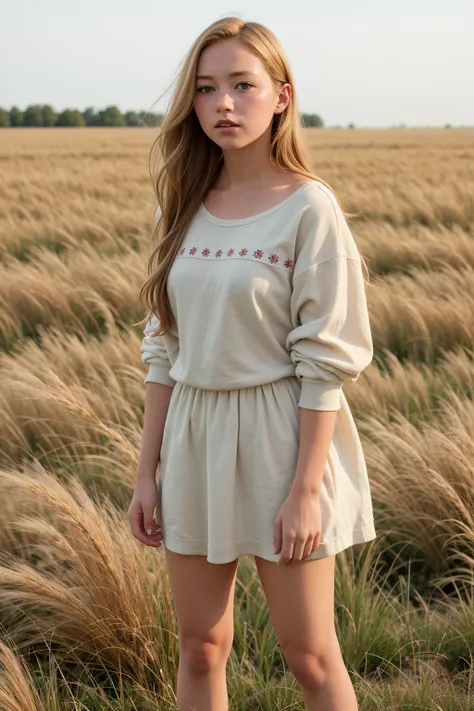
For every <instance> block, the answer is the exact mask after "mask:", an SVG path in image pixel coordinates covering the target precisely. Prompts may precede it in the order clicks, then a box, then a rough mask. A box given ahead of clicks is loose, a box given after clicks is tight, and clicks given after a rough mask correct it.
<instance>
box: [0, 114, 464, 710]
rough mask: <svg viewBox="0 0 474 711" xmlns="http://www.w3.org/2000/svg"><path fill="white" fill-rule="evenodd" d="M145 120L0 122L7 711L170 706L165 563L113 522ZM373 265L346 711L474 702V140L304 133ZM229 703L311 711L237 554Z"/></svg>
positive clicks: (1, 688)
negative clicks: (350, 692) (65, 125)
mask: <svg viewBox="0 0 474 711" xmlns="http://www.w3.org/2000/svg"><path fill="white" fill-rule="evenodd" d="M154 137H155V129H134V128H127V129H100V128H99V129H95V128H86V129H3V130H2V131H0V165H1V168H2V170H1V172H0V413H1V414H0V438H1V444H0V497H1V501H2V505H1V508H0V623H1V625H2V633H3V634H2V637H3V642H1V641H0V709H1V710H2V711H3V710H4V709H5V711H33V710H34V711H72V710H73V709H74V710H75V711H79V710H80V709H81V710H83V709H87V711H89V710H90V711H98V710H99V709H100V710H101V711H103V710H104V709H111V710H112V709H113V710H114V711H115V710H118V709H120V710H121V711H132V710H139V711H151V710H152V709H153V710H157V709H160V710H164V711H171V710H172V709H176V703H175V696H174V693H173V688H174V680H175V676H176V670H177V663H178V647H177V636H176V635H177V627H176V620H175V616H174V613H173V607H172V600H171V597H170V592H169V587H168V583H167V575H166V567H165V563H164V551H163V550H162V548H160V549H154V548H147V547H145V546H143V545H142V544H140V543H138V541H136V540H135V539H134V538H133V536H132V535H131V532H130V527H129V523H128V521H127V519H126V516H125V512H126V510H127V508H128V505H129V501H130V498H131V495H132V491H133V485H134V478H135V470H136V465H137V461H138V449H139V444H140V435H141V424H142V417H143V403H144V388H145V386H144V382H143V379H144V375H145V368H144V366H143V365H142V363H141V360H140V342H141V338H142V332H141V330H140V328H138V327H135V326H133V325H132V324H133V323H134V322H136V321H138V320H140V319H142V318H143V316H144V312H143V307H142V306H141V304H140V303H139V298H138V292H139V288H140V286H141V284H142V283H143V281H144V278H145V274H146V262H147V256H148V244H149V237H150V230H151V224H152V217H153V212H154V207H155V198H154V194H153V190H152V185H151V180H150V177H149V174H148V152H149V149H150V146H151V143H152V141H153V139H154ZM305 138H306V140H307V143H308V146H309V148H310V154H311V160H312V164H313V168H314V171H315V173H316V174H317V175H319V176H320V177H322V178H323V179H324V180H326V181H327V182H329V184H330V185H332V187H333V188H334V189H335V190H336V192H337V193H338V195H339V197H340V199H341V201H342V204H343V207H344V210H345V211H346V212H352V213H357V218H354V219H351V221H350V224H351V227H352V231H353V234H354V236H355V238H356V241H357V243H358V245H359V249H360V252H361V254H362V255H363V256H364V258H365V260H366V262H367V264H368V266H369V269H370V285H369V287H368V300H369V309H370V316H371V324H372V332H373V338H374V347H375V355H374V360H373V362H372V364H371V365H370V366H369V367H368V368H367V369H366V370H365V371H364V372H363V374H362V375H361V377H360V378H359V380H358V381H357V382H356V383H349V384H346V386H345V388H344V389H345V393H346V395H347V397H348V401H349V404H350V406H351V409H352V412H353V414H354V417H355V419H356V422H357V425H358V428H359V432H360V434H361V438H362V443H363V447H364V451H365V453H366V458H367V463H368V467H369V477H370V482H371V488H372V492H373V502H374V513H375V518H376V529H377V533H378V537H377V539H376V540H375V541H373V542H372V543H370V544H366V545H363V546H356V547H354V548H352V549H349V550H347V551H345V552H343V553H341V554H339V555H338V556H337V571H336V622H337V629H338V634H339V639H340V642H341V647H342V650H343V655H344V659H345V662H346V664H347V666H348V669H349V671H350V673H351V675H352V678H353V681H354V685H355V687H356V691H357V695H358V698H359V703H360V709H361V711H382V710H385V709H387V710H389V711H408V710H412V709H413V710H415V709H417V710H421V711H428V710H429V711H468V710H471V709H473V708H474V688H473V665H472V655H473V650H474V485H473V484H474V398H473V393H474V363H473V356H474V129H473V130H468V129H450V130H449V129H445V130H435V129H433V130H415V129H413V130H411V129H400V130H380V131H375V130H374V131H370V130H326V129H324V130H319V129H307V130H306V133H305ZM234 621H235V639H234V646H233V650H232V654H231V658H230V660H229V664H228V687H229V697H230V708H231V710H232V711H257V710H264V711H283V709H292V710H293V709H295V710H298V709H303V708H304V706H303V701H302V697H301V695H300V692H299V690H298V686H297V683H296V681H295V679H294V678H293V677H292V675H291V674H290V672H289V671H288V669H287V667H286V664H285V662H284V659H283V658H282V656H281V653H280V650H279V647H278V642H277V639H276V636H275V632H274V630H273V627H272V625H271V624H269V618H268V611H267V607H266V603H265V599H264V596H263V592H262V590H261V587H260V584H259V581H258V576H257V573H256V569H255V566H254V563H253V559H252V558H241V559H240V563H239V573H238V585H237V591H236V598H235V615H234Z"/></svg>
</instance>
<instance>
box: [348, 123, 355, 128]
mask: <svg viewBox="0 0 474 711" xmlns="http://www.w3.org/2000/svg"><path fill="white" fill-rule="evenodd" d="M347 128H355V123H349V124H348V125H347Z"/></svg>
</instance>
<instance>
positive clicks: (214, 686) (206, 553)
mask: <svg viewBox="0 0 474 711" xmlns="http://www.w3.org/2000/svg"><path fill="white" fill-rule="evenodd" d="M154 145H158V146H159V148H160V160H159V162H157V163H156V165H157V172H156V175H155V176H154V180H155V183H154V184H155V189H156V194H157V198H158V203H159V207H158V209H157V211H156V222H155V233H154V234H155V235H156V236H157V237H158V239H157V242H156V245H155V248H154V250H153V251H152V254H151V256H150V262H149V277H148V279H147V281H146V282H145V284H144V286H143V288H142V291H141V293H140V296H141V297H142V298H143V296H145V297H146V302H147V305H148V309H149V316H148V317H147V319H144V322H145V321H146V326H145V330H144V338H143V342H142V348H141V351H142V360H143V362H144V363H146V364H148V365H149V370H148V373H147V376H146V378H145V382H146V383H147V386H146V395H145V416H144V427H143V439H142V446H141V451H140V460H139V466H138V472H137V482H136V488H135V491H134V494H133V498H132V502H131V504H130V509H129V513H128V515H129V520H130V524H131V528H132V532H133V534H134V536H136V538H137V539H138V540H140V541H142V542H143V543H145V544H146V545H151V546H160V545H161V542H163V543H164V546H165V553H166V561H167V566H168V571H169V578H170V585H171V592H172V596H173V600H174V604H175V608H176V612H177V618H178V629H179V635H178V637H179V651H180V663H179V671H178V682H177V695H178V708H179V710H180V711H185V709H186V711H187V710H188V709H191V708H192V709H195V711H224V710H225V709H227V708H228V700H227V688H226V662H227V659H228V656H229V653H230V650H231V647H232V641H233V596H234V586H235V581H236V571H237V565H238V558H239V556H241V555H253V556H255V562H256V567H257V569H258V573H259V576H260V580H261V582H262V586H263V589H264V593H265V596H266V599H267V601H268V605H269V612H270V615H271V618H272V620H273V623H274V625H275V629H276V632H277V635H278V638H279V642H280V644H281V648H282V651H283V654H284V656H285V658H286V660H287V662H288V665H289V667H290V669H291V671H292V672H293V674H294V675H295V677H296V679H297V680H298V682H299V684H300V686H301V689H302V693H303V695H304V698H305V702H306V705H307V708H308V709H310V710H312V711H315V710H316V709H318V711H330V710H331V711H336V710H337V711H353V710H354V709H356V708H357V702H356V697H355V694H354V689H353V686H352V684H351V681H350V677H349V674H348V672H347V669H346V668H345V666H344V663H343V659H342V656H341V651H340V646H339V643H338V640H337V637H336V633H335V625H334V563H335V555H336V554H337V553H338V552H339V551H342V550H343V549H345V548H348V547H349V546H352V545H354V544H356V543H362V542H365V541H370V540H372V539H374V538H375V537H376V533H375V529H374V520H373V515H372V502H371V495H370V488H369V482H368V477H367V469H366V464H365V459H364V455H363V452H362V449H361V443H360V439H359V436H358V433H357V430H356V427H355V424H354V420H353V418H352V415H351V412H350V409H349V407H348V404H347V401H346V398H345V396H344V392H343V390H342V385H343V383H344V381H355V380H356V379H357V378H358V376H359V374H360V373H361V371H362V370H363V369H364V368H365V367H366V366H367V365H368V364H369V363H370V362H371V360H372V357H373V347H372V339H371V331H370V325H369V316H368V312H367V302H366V294H365V281H364V277H363V269H362V266H364V267H365V264H364V265H363V260H362V258H361V256H360V255H359V252H358V249H357V247H356V244H355V241H354V239H353V237H352V235H351V232H350V230H349V227H348V225H347V223H346V220H345V214H344V213H343V211H342V209H341V206H340V203H339V201H338V199H337V198H336V196H335V195H334V193H333V192H332V190H331V189H330V187H329V186H328V185H327V184H326V183H325V182H324V181H323V180H321V178H318V177H316V176H315V175H313V173H312V172H311V169H310V165H309V161H308V159H307V158H306V157H305V155H304V151H303V148H302V142H301V134H300V120H299V113H298V109H297V103H296V99H295V89H294V83H293V77H292V74H291V71H290V67H289V64H288V61H287V59H286V56H285V54H284V51H283V49H282V47H281V45H280V43H279V42H278V40H277V38H276V37H275V36H274V34H273V33H272V32H270V30H269V29H267V28H266V27H265V26H263V25H261V24H259V23H253V22H248V23H246V22H243V21H242V20H241V19H240V18H236V17H227V18H224V19H221V20H219V21H217V22H215V23H213V24H212V25H210V26H209V27H208V28H207V29H206V30H204V32H202V34H201V35H200V36H199V37H198V38H197V40H196V41H195V42H194V44H193V46H192V47H191V49H190V51H189V54H188V55H187V58H186V60H185V62H184V64H183V66H182V69H181V71H180V75H179V78H178V80H177V86H176V90H175V93H174V96H173V99H172V102H171V106H170V109H169V111H168V112H167V115H166V117H165V120H164V123H163V125H162V127H161V131H160V134H159V136H158V138H157V142H156V143H155V144H154ZM144 322H143V323H144ZM157 467H159V476H158V485H157V483H156V479H155V476H156V469H157ZM154 514H155V518H156V522H157V523H158V524H159V526H158V529H156V526H155V521H154V520H153V517H154ZM152 529H153V530H152ZM155 529H156V530H155Z"/></svg>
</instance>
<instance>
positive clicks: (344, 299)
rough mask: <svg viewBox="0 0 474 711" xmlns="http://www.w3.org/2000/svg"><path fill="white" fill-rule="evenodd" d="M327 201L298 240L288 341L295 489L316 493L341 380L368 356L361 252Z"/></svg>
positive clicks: (367, 360) (359, 369)
mask: <svg viewBox="0 0 474 711" xmlns="http://www.w3.org/2000/svg"><path fill="white" fill-rule="evenodd" d="M323 197H325V198H326V196H325V195H324V196H323ZM328 200H329V198H327V200H326V201H325V202H323V203H322V204H320V206H319V213H320V217H319V218H318V220H317V222H316V221H314V222H313V224H312V225H311V226H310V225H309V224H307V225H306V228H305V231H304V232H303V235H302V240H303V241H302V244H301V245H300V255H299V257H300V259H299V265H298V264H296V265H295V272H296V276H295V277H294V281H293V292H292V300H291V311H292V319H293V322H294V323H295V328H294V329H293V330H292V331H291V332H290V334H289V336H288V346H289V348H290V351H291V358H292V360H293V362H294V363H295V372H296V375H297V376H298V377H299V378H300V380H301V396H300V401H299V406H300V442H299V454H298V463H297V468H296V474H295V477H294V480H293V491H295V492H298V493H314V494H315V495H319V492H320V488H321V483H322V478H323V473H324V466H325V463H326V460H327V457H328V454H329V447H330V444H331V440H332V437H333V434H334V427H335V424H336V419H337V412H338V410H339V409H340V407H341V400H340V392H341V389H342V386H343V383H344V382H345V381H356V380H357V379H358V377H359V375H360V373H361V372H362V370H363V369H364V368H365V367H367V366H368V365H369V363H370V362H371V360H372V357H373V344H372V337H371V330H370V321H369V314H368V309H367V301H366V293H365V285H364V279H363V272H362V264H361V261H360V255H359V253H358V251H357V247H356V245H355V242H354V240H353V237H352V234H351V232H350V230H349V227H348V225H347V223H346V221H345V219H344V215H343V213H342V211H341V210H340V208H339V206H336V207H334V204H332V205H331V204H329V202H328ZM307 219H308V218H307ZM298 266H299V269H297V268H296V267H298Z"/></svg>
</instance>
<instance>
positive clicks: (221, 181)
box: [215, 131, 282, 193]
mask: <svg viewBox="0 0 474 711" xmlns="http://www.w3.org/2000/svg"><path fill="white" fill-rule="evenodd" d="M222 153H223V158H224V163H223V166H222V169H221V172H220V173H219V178H218V180H217V184H216V186H215V187H216V188H218V189H220V190H228V191H229V192H232V193H239V192H244V191H247V190H258V189H259V188H266V187H268V185H269V183H271V182H272V181H274V180H275V176H276V175H277V174H279V175H281V172H282V171H281V170H279V169H278V168H276V167H275V166H274V165H273V163H272V162H271V161H270V132H269V131H268V132H267V131H266V132H265V133H264V134H262V136H260V137H259V138H258V139H257V140H256V141H254V142H253V143H250V144H249V145H247V146H244V148H237V149H235V150H227V151H226V150H223V152H222Z"/></svg>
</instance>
